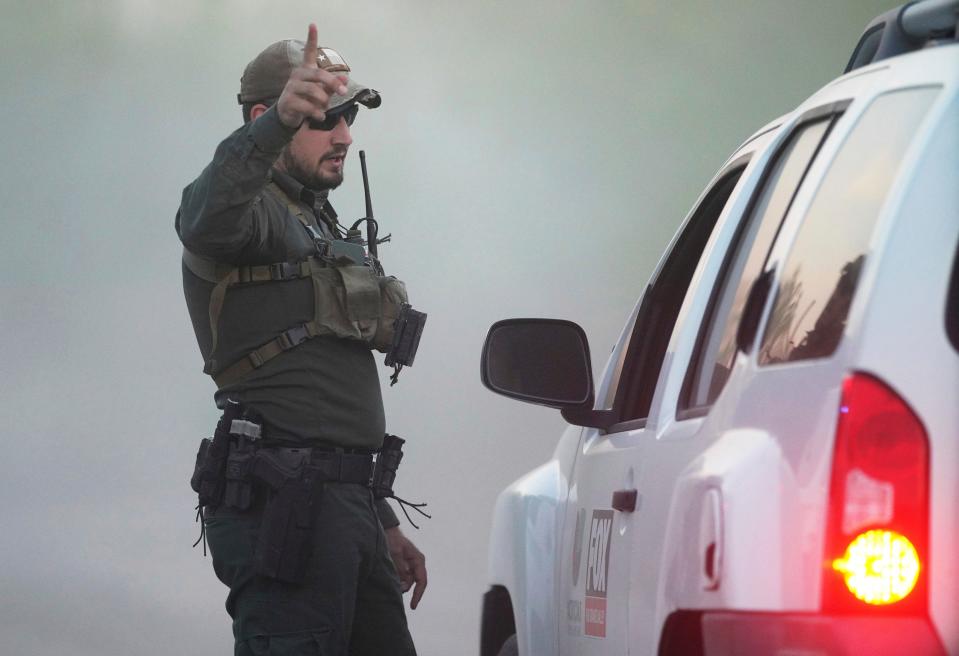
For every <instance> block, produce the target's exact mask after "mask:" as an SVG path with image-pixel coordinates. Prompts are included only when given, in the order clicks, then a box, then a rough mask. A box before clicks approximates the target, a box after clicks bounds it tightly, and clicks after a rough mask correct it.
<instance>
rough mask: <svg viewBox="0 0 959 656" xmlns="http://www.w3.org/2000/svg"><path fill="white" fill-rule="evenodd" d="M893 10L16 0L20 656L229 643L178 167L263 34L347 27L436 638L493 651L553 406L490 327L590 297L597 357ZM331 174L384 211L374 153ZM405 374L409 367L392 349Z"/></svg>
mask: <svg viewBox="0 0 959 656" xmlns="http://www.w3.org/2000/svg"><path fill="white" fill-rule="evenodd" d="M887 6H888V5H887V3H886V2H879V1H866V0H857V1H855V2H826V1H815V2H814V1H807V2H793V1H790V2H782V3H779V2H769V1H766V0H756V1H750V2H735V3H732V2H731V3H725V4H724V3H718V2H706V1H697V2H671V3H666V2H662V3H651V2H631V3H622V2H483V3H478V2H473V3H453V2H427V1H425V0H424V1H421V2H412V1H410V2H402V3H401V2H377V3H371V2H358V1H355V0H354V1H351V2H346V1H333V2H325V3H319V2H317V3H312V2H262V1H256V2H254V1H252V0H244V1H239V0H236V1H233V2H226V1H208V2H200V1H199V0H164V1H163V2H160V1H150V0H114V1H112V2H110V1H103V2H93V1H81V0H71V1H67V0H63V1H62V2H41V1H36V0H34V1H31V2H26V1H24V2H9V1H5V2H2V3H0V8H2V14H0V15H2V26H0V116H2V132H0V134H2V137H0V139H2V144H3V156H2V158H0V180H2V185H0V207H2V217H3V219H2V220H3V231H2V239H3V242H2V244H3V251H2V253H3V257H2V260H0V337H2V338H0V367H2V371H3V376H2V377H0V421H2V425H0V430H2V435H3V438H2V444H3V448H4V452H3V455H2V456H0V498H2V507H0V508H2V510H0V531H2V533H0V535H2V537H0V652H2V653H3V654H10V655H18V654H29V655H37V656H44V655H47V654H61V653H71V654H91V655H92V654H97V655H102V654H144V655H150V654H157V655H159V654H170V653H180V654H195V653H206V654H225V653H229V651H230V649H231V638H230V627H229V622H228V618H227V616H226V614H225V612H224V610H223V601H224V596H225V589H224V588H222V587H221V586H220V584H219V583H218V582H217V581H216V580H215V578H214V576H213V573H212V570H211V568H210V561H209V559H204V558H203V557H202V555H201V553H200V552H199V550H191V549H190V544H191V543H192V542H193V540H194V539H195V537H196V535H197V527H196V526H195V525H194V524H193V510H192V509H193V505H194V502H195V501H194V497H193V495H192V493H191V492H190V490H189V486H188V484H187V481H188V479H189V475H190V472H191V470H192V465H193V456H194V451H195V448H196V444H197V441H198V440H199V438H200V437H202V436H204V435H206V434H207V433H208V432H209V430H210V429H211V427H212V424H213V423H214V421H215V419H216V412H215V410H214V408H213V405H212V392H213V384H212V382H210V381H209V380H208V379H207V378H206V377H204V376H203V375H202V374H201V373H200V369H201V361H200V357H199V354H198V351H197V348H196V344H195V342H194V339H193V335H192V332H191V329H190V325H189V321H188V318H187V314H186V309H185V305H184V302H183V299H182V292H181V287H180V264H179V253H180V247H179V243H178V241H177V239H176V235H175V234H174V232H173V217H174V214H175V211H176V208H177V205H178V203H179V196H180V191H181V189H182V188H183V186H184V185H185V184H187V183H188V182H189V181H190V180H191V179H192V178H193V177H194V176H195V175H196V174H197V173H198V172H199V171H200V169H201V168H202V167H203V166H204V165H205V163H206V162H207V161H208V159H209V158H210V156H211V155H212V152H213V149H214V148H215V146H216V144H217V143H218V142H219V140H220V139H221V138H222V137H224V136H225V135H226V134H227V133H229V132H230V131H232V130H233V129H234V128H235V127H236V126H237V125H238V123H239V121H240V110H239V107H238V106H237V105H236V104H235V94H236V91H237V87H238V80H239V77H240V73H241V72H242V70H243V67H244V65H245V64H246V62H247V61H249V60H250V59H251V58H252V57H253V56H254V55H255V54H256V53H257V52H259V51H260V50H261V49H262V48H263V47H265V46H266V45H267V44H268V43H270V42H272V41H275V40H277V39H280V38H286V37H297V38H304V36H305V34H306V25H307V23H308V22H309V21H311V20H314V21H316V22H317V23H318V24H319V34H320V43H321V45H328V46H332V47H335V48H337V49H339V50H340V51H341V52H342V53H343V54H344V56H345V57H346V59H347V61H349V62H350V64H351V65H352V67H353V69H354V73H355V76H356V78H357V79H359V80H360V81H362V82H364V83H367V84H369V85H371V86H374V87H375V88H377V89H379V90H380V91H381V92H382V93H383V95H384V98H385V100H384V104H383V106H382V108H380V109H379V110H376V111H374V112H367V111H364V112H362V113H361V115H360V117H359V119H358V120H357V123H356V125H355V127H354V137H355V143H356V145H355V146H354V151H355V150H358V149H359V148H365V149H366V150H367V153H368V158H369V167H370V174H371V177H372V183H373V199H374V206H375V209H376V213H377V217H378V218H379V220H380V223H381V225H382V227H383V229H384V231H388V232H392V233H393V237H394V241H393V243H392V244H389V245H386V246H384V247H382V255H383V261H384V262H385V265H386V267H387V270H388V271H390V272H395V273H397V274H399V275H400V276H401V277H402V278H403V279H405V280H406V281H407V284H408V286H409V289H410V292H411V297H412V299H413V301H414V303H415V305H416V306H417V307H419V308H421V309H423V310H425V311H428V312H429V322H428V325H427V329H426V333H425V335H424V338H423V342H422V345H421V348H420V353H419V355H418V357H417V361H416V366H415V367H414V368H413V369H411V370H408V371H406V372H404V374H403V376H402V378H401V381H400V384H399V385H398V386H397V387H395V388H392V389H389V388H388V387H385V388H384V389H385V391H384V395H385V398H386V404H387V412H388V417H389V429H390V430H391V431H392V432H395V433H397V434H399V435H402V436H404V437H407V438H408V439H409V448H408V455H407V457H406V459H405V460H404V463H403V470H402V473H401V483H400V489H401V493H402V494H403V495H406V496H408V497H410V498H412V499H425V500H428V501H429V502H430V509H431V510H432V512H433V514H434V519H433V520H432V521H430V522H426V523H425V525H424V527H423V529H422V530H421V531H415V530H412V529H410V528H408V529H407V533H408V534H410V535H411V536H412V537H413V539H414V540H415V541H416V542H417V543H418V544H419V546H420V547H421V548H422V549H423V551H425V552H426V554H427V557H428V564H429V572H430V586H429V590H428V592H427V594H426V597H425V599H424V601H423V603H422V605H421V607H420V609H419V610H417V611H415V612H413V613H411V614H410V621H411V624H412V630H413V634H414V637H415V638H416V640H417V643H418V645H419V648H420V653H421V654H423V655H424V656H438V655H446V654H473V653H476V651H477V637H478V626H479V603H480V596H481V595H482V593H483V592H484V591H485V589H486V583H485V569H486V562H487V535H488V530H489V525H490V516H491V511H492V507H493V503H494V501H495V498H496V494H497V493H498V491H499V490H500V489H501V488H502V487H503V486H505V485H506V484H507V483H509V482H510V481H512V480H514V479H515V478H517V477H518V476H519V475H520V474H522V473H523V472H525V471H527V470H528V469H531V468H532V467H534V466H536V465H537V464H538V463H540V462H542V461H543V460H544V459H545V458H547V457H548V455H549V454H550V453H551V451H552V449H553V446H554V442H555V439H556V436H557V435H558V434H559V431H560V430H561V428H562V426H563V423H562V420H561V419H560V417H559V415H558V413H554V412H552V411H549V410H545V409H540V408H535V407H533V406H527V405H522V404H518V403H514V402H510V401H507V400H505V399H501V398H499V397H494V396H493V395H492V394H490V393H488V392H486V391H485V390H484V389H483V388H482V387H481V385H480V383H479V376H478V361H479V353H480V347H481V345H482V340H483V338H484V336H485V333H486V329H487V328H488V327H489V325H490V324H491V323H492V322H493V321H495V320H497V319H500V318H505V317H510V316H524V315H525V316H550V317H564V318H571V319H574V320H576V321H578V322H580V324H581V325H582V326H583V327H584V328H585V329H586V331H587V333H588V334H589V337H590V340H591V344H592V347H593V353H594V361H595V368H596V370H597V371H601V370H602V367H603V364H604V361H605V357H606V354H607V353H608V352H609V349H610V348H611V346H612V344H613V341H614V340H615V339H616V337H617V335H618V331H619V330H620V328H621V325H622V321H623V318H624V317H625V316H626V315H627V314H628V312H629V311H630V309H631V307H632V305H633V303H634V302H635V300H636V297H637V295H638V294H639V293H640V291H641V290H642V288H643V285H644V283H645V281H646V279H647V277H648V275H649V273H650V272H651V270H652V267H653V266H654V264H655V262H656V259H657V258H658V257H659V254H660V252H661V250H662V248H663V246H664V245H665V244H666V242H667V241H668V239H669V237H670V236H671V235H672V233H673V231H674V230H675V229H676V227H677V225H678V224H679V222H680V221H681V220H682V218H683V216H684V215H685V213H686V212H687V211H688V209H689V208H690V206H691V205H692V203H693V202H694V200H695V199H696V197H697V195H698V194H699V193H700V191H701V190H702V189H703V187H704V185H705V184H706V182H707V180H708V179H709V177H710V176H711V175H712V174H713V173H714V172H715V170H716V169H717V168H718V167H719V165H721V164H722V162H723V160H724V159H725V157H726V156H727V155H728V154H729V153H730V152H731V151H732V149H734V148H735V147H736V146H737V145H738V144H739V143H740V142H741V141H742V140H743V139H745V138H746V137H748V136H749V134H750V133H751V132H752V131H753V130H755V129H757V128H758V127H760V126H761V125H762V124H764V123H765V122H766V121H768V120H770V119H772V118H774V117H775V116H777V115H779V114H781V113H783V112H785V111H787V110H789V109H791V108H792V107H793V106H794V105H795V104H796V103H798V102H799V101H801V100H802V99H803V98H805V97H806V96H808V95H809V94H810V93H812V92H813V91H814V90H815V89H817V88H818V87H819V86H821V85H822V84H824V83H826V82H827V81H828V80H829V79H831V78H832V77H834V76H835V75H836V74H838V73H839V72H840V71H841V69H842V68H843V66H844V65H845V63H846V60H847V58H848V56H849V54H850V52H851V49H852V47H853V46H854V44H855V42H856V39H857V38H858V35H859V32H860V30H861V28H862V27H863V26H864V25H865V24H866V22H867V21H868V20H869V19H870V18H871V17H872V16H874V15H876V14H877V13H879V12H880V11H881V10H883V9H884V8H885V7H887ZM347 174H348V180H347V182H346V183H345V184H344V185H343V187H342V188H341V189H340V190H339V191H337V192H336V194H335V196H334V201H335V204H336V207H337V209H338V210H339V212H340V215H341V216H342V217H344V218H345V219H352V218H356V217H359V216H362V214H363V205H362V191H361V185H360V181H359V164H358V161H357V159H356V156H355V154H353V155H351V159H350V162H349V164H348V167H347ZM382 371H383V380H384V382H385V381H386V377H387V374H388V370H387V369H385V368H384V369H383V370H382Z"/></svg>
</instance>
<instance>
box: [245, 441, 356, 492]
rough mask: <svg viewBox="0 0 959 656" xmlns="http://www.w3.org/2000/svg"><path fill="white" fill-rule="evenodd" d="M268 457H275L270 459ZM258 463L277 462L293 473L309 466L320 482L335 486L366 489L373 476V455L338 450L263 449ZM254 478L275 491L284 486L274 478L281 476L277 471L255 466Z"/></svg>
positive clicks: (258, 456)
mask: <svg viewBox="0 0 959 656" xmlns="http://www.w3.org/2000/svg"><path fill="white" fill-rule="evenodd" d="M267 454H270V455H272V456H274V457H275V459H273V458H269V456H267ZM255 459H256V460H257V461H260V460H265V459H270V460H273V461H274V462H278V463H279V464H281V465H282V466H283V469H287V470H289V471H294V470H297V469H299V468H300V467H302V466H303V465H308V466H309V467H310V468H311V469H314V470H316V473H317V474H318V478H319V480H320V481H327V482H336V483H359V484H362V485H367V484H369V482H370V477H371V476H372V474H373V455H372V454H370V453H345V452H341V451H339V450H332V449H326V448H321V447H271V446H265V447H264V446H260V447H258V448H257V449H256V458H255ZM252 473H253V475H254V476H255V477H256V478H258V479H260V480H262V481H263V482H265V483H267V484H268V485H271V486H272V487H274V488H276V487H279V486H280V485H281V484H282V481H279V480H277V481H276V483H275V484H274V483H273V481H272V480H271V478H272V477H273V476H276V475H278V474H279V470H278V469H277V468H267V467H264V466H258V465H257V464H256V462H254V464H253V467H252Z"/></svg>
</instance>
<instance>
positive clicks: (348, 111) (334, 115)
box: [307, 103, 360, 132]
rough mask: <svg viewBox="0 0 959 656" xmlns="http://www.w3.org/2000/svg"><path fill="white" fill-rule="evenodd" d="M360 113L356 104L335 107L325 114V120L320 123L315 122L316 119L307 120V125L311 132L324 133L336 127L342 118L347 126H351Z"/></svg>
mask: <svg viewBox="0 0 959 656" xmlns="http://www.w3.org/2000/svg"><path fill="white" fill-rule="evenodd" d="M359 111H360V106H359V105H357V104H356V103H350V104H349V105H347V106H346V107H336V108H335V109H333V110H332V111H329V112H327V113H326V118H325V119H323V120H322V121H317V120H316V119H312V118H311V119H307V124H308V125H309V126H310V129H311V130H323V131H324V132H329V131H330V130H332V129H333V128H335V127H336V126H337V125H339V124H340V119H341V118H342V119H343V120H344V121H346V124H347V125H353V121H355V120H356V115H357V113H359Z"/></svg>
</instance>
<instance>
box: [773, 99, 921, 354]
mask: <svg viewBox="0 0 959 656" xmlns="http://www.w3.org/2000/svg"><path fill="white" fill-rule="evenodd" d="M936 93H937V90H936V89H931V88H924V89H910V90H906V91H897V92H893V93H887V94H885V95H882V96H880V97H879V98H877V99H876V100H875V102H873V104H872V106H871V107H869V108H868V109H867V110H866V112H865V113H864V114H863V116H862V118H861V119H860V120H859V123H858V124H857V125H856V127H855V128H853V131H852V133H851V134H850V135H849V138H848V139H847V140H846V143H845V144H843V146H842V148H841V149H840V150H839V153H838V154H837V155H836V159H835V161H833V163H832V165H831V166H830V168H829V171H828V172H827V173H826V177H825V179H824V180H823V183H822V186H821V187H820V188H819V190H818V191H817V192H816V196H815V198H814V199H813V201H812V204H811V205H810V207H809V211H808V212H807V214H806V216H805V218H804V219H803V223H802V226H801V227H800V229H799V233H798V234H797V235H796V239H795V241H794V243H793V245H792V247H791V249H790V252H789V255H788V256H787V258H786V261H785V264H784V266H783V268H782V275H781V276H780V280H779V283H778V285H779V286H778V288H777V290H776V294H775V299H776V300H775V302H774V305H773V310H772V313H771V314H770V317H769V321H768V323H767V324H766V331H765V334H764V335H763V341H762V346H761V348H760V352H759V361H760V363H761V364H771V363H776V362H787V361H796V360H807V359H811V358H821V357H826V356H829V355H831V354H832V353H833V352H834V351H835V350H836V347H837V346H838V345H839V340H840V338H841V337H842V333H843V331H844V329H845V327H846V317H847V315H848V314H849V308H850V306H851V305H852V300H853V296H854V294H855V291H856V285H857V283H858V282H859V277H860V274H861V272H862V268H863V264H864V262H865V260H866V255H867V253H866V251H867V248H868V246H869V240H870V237H871V235H872V231H873V227H874V226H875V223H876V219H877V218H878V216H879V210H880V209H881V207H882V204H883V201H884V200H885V198H886V194H887V192H888V190H889V187H890V186H891V185H892V183H893V179H894V178H895V175H896V171H897V170H898V168H899V163H900V161H901V160H902V158H903V155H904V154H905V152H906V148H907V147H908V146H909V142H910V141H911V140H912V136H913V134H915V132H916V128H917V127H918V125H919V123H920V121H921V120H922V117H923V116H924V115H925V114H926V111H927V110H928V108H929V105H930V104H931V103H932V100H933V98H934V97H935V95H936Z"/></svg>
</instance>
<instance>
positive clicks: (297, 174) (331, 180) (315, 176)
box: [281, 148, 346, 191]
mask: <svg viewBox="0 0 959 656" xmlns="http://www.w3.org/2000/svg"><path fill="white" fill-rule="evenodd" d="M345 156H346V150H343V149H333V150H330V151H327V152H326V153H324V154H323V157H321V158H320V160H319V161H318V162H317V165H316V166H314V167H313V169H312V170H307V169H306V168H305V167H304V166H301V165H300V163H299V162H297V161H296V160H295V159H294V158H293V155H291V154H290V150H289V148H287V149H285V150H284V151H283V155H282V158H281V160H282V162H283V168H284V169H285V170H286V172H287V173H288V174H289V175H290V176H291V177H292V178H293V179H294V180H296V181H297V182H299V183H300V184H302V185H303V186H304V187H306V188H308V189H312V190H314V191H329V190H331V189H336V188H337V187H339V186H340V184H341V183H342V182H343V173H342V172H340V173H332V174H324V173H322V172H321V171H320V167H319V164H320V163H321V162H322V161H323V160H324V159H327V158H329V157H345Z"/></svg>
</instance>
